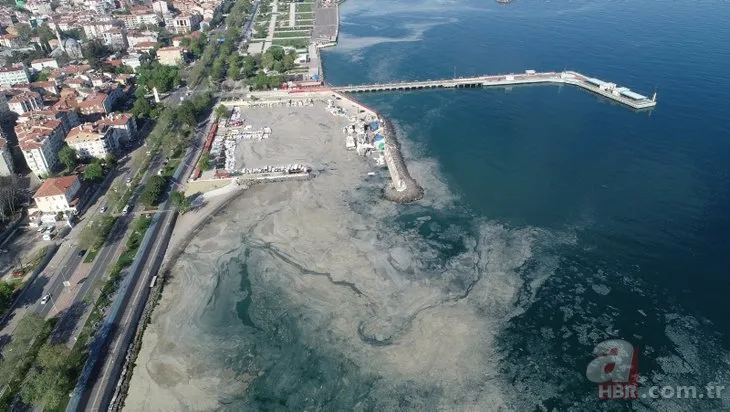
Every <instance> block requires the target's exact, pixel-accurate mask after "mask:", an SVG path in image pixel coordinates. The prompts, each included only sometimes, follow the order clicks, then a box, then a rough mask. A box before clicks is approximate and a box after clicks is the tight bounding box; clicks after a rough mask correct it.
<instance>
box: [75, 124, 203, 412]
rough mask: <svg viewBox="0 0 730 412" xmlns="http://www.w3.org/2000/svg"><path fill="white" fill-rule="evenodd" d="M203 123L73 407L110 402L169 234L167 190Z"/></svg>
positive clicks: (187, 169) (195, 150)
mask: <svg viewBox="0 0 730 412" xmlns="http://www.w3.org/2000/svg"><path fill="white" fill-rule="evenodd" d="M207 123H208V122H202V123H201V125H202V126H201V127H200V128H199V130H198V133H197V140H196V142H195V143H194V144H193V145H192V147H190V148H188V150H187V151H186V153H185V156H184V157H183V161H182V163H181V167H182V170H181V173H180V174H179V176H180V177H179V178H178V180H177V181H174V182H173V183H172V184H171V185H170V187H169V188H168V190H167V193H166V197H167V198H166V199H165V201H164V202H163V203H162V204H161V205H160V207H159V212H158V213H157V214H156V216H155V219H157V224H156V225H155V224H153V226H151V227H150V229H149V230H151V231H153V232H152V233H150V236H151V239H152V241H151V242H150V244H149V245H148V246H147V248H146V251H147V252H148V253H146V254H145V253H142V254H141V255H139V257H138V259H140V264H141V267H140V268H139V270H137V271H135V272H134V273H128V275H127V276H132V278H130V286H129V288H128V289H126V293H125V294H124V295H123V296H122V295H120V296H117V297H116V299H121V306H120V307H121V308H123V309H122V310H121V311H120V313H118V314H117V316H116V319H107V322H110V323H111V324H112V327H111V328H110V330H111V332H110V336H109V338H108V339H107V342H106V343H105V346H104V348H103V349H102V351H101V354H100V355H99V359H98V362H97V363H96V365H95V366H94V367H93V369H92V370H91V375H90V379H89V381H88V382H89V383H88V384H87V385H88V386H87V387H86V388H84V389H85V390H84V391H83V393H82V394H81V395H80V398H79V402H78V406H77V407H75V409H74V410H77V411H80V410H86V411H99V410H103V409H106V408H108V406H109V403H110V402H111V401H112V397H113V396H114V392H115V390H116V385H117V381H118V380H119V376H120V373H121V368H122V366H123V364H124V361H125V358H126V356H125V355H126V353H127V350H128V348H129V345H130V343H131V342H132V339H133V338H134V334H135V333H136V331H137V325H138V322H139V319H140V316H141V315H142V311H143V310H144V307H145V304H146V302H147V298H148V295H149V291H150V289H149V283H150V281H151V278H152V277H153V276H154V275H156V274H157V272H158V271H159V269H160V266H161V265H162V261H163V259H164V256H165V251H166V250H167V245H168V243H169V240H170V236H171V235H172V229H173V226H174V222H175V219H176V217H177V213H175V212H174V211H172V210H171V209H172V201H171V200H170V193H171V192H172V190H174V187H175V186H176V185H179V184H181V183H182V182H184V181H185V180H186V179H187V177H188V176H189V175H190V173H191V172H192V170H193V167H194V165H195V159H197V156H198V154H199V152H200V150H201V148H202V140H203V139H204V138H205V131H206V130H207V127H206V126H207ZM141 250H142V249H141V248H140V251H141Z"/></svg>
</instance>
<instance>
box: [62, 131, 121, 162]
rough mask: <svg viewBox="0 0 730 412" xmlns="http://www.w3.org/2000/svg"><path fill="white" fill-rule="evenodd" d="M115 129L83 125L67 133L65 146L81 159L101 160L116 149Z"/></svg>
mask: <svg viewBox="0 0 730 412" xmlns="http://www.w3.org/2000/svg"><path fill="white" fill-rule="evenodd" d="M115 130H116V129H114V128H112V127H109V126H107V125H105V124H98V123H96V124H91V123H85V124H82V125H81V126H76V127H74V128H73V129H71V131H70V132H68V136H66V144H67V145H68V146H69V147H72V148H74V149H76V153H77V154H78V156H79V157H81V158H89V157H96V158H98V159H103V158H104V157H106V155H108V154H110V153H113V152H114V151H115V150H116V148H117V141H116V132H115Z"/></svg>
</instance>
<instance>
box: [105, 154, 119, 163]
mask: <svg viewBox="0 0 730 412" xmlns="http://www.w3.org/2000/svg"><path fill="white" fill-rule="evenodd" d="M104 162H106V164H108V165H115V164H117V158H116V157H114V155H113V154H111V153H107V154H106V156H105V157H104Z"/></svg>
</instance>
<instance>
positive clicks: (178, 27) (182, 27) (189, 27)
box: [165, 14, 203, 34]
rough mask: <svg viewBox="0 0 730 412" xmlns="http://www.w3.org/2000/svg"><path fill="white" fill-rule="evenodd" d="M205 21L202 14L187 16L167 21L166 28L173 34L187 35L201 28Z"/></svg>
mask: <svg viewBox="0 0 730 412" xmlns="http://www.w3.org/2000/svg"><path fill="white" fill-rule="evenodd" d="M202 20H203V18H202V16H201V15H200V14H187V15H180V16H176V17H171V18H170V17H168V18H166V19H165V27H167V30H168V31H170V32H171V33H177V34H186V33H190V32H192V31H195V30H198V29H199V28H200V22H201V21H202Z"/></svg>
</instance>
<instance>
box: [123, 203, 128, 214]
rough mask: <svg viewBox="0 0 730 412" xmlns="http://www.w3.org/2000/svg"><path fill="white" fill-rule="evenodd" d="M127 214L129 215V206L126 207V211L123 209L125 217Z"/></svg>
mask: <svg viewBox="0 0 730 412" xmlns="http://www.w3.org/2000/svg"><path fill="white" fill-rule="evenodd" d="M127 213H129V205H127V206H124V209H122V214H123V215H126V214H127Z"/></svg>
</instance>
